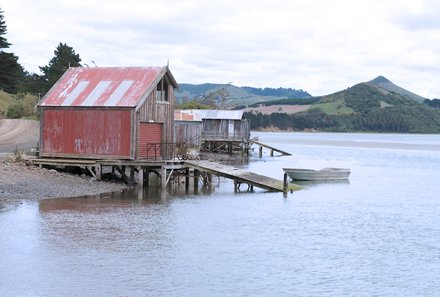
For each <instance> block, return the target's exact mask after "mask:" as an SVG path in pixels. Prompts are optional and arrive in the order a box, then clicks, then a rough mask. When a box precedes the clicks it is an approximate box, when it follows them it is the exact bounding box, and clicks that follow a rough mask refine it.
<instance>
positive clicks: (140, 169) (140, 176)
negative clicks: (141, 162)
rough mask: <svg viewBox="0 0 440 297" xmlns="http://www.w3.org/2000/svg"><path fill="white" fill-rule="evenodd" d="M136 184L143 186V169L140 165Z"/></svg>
mask: <svg viewBox="0 0 440 297" xmlns="http://www.w3.org/2000/svg"><path fill="white" fill-rule="evenodd" d="M138 185H139V186H141V187H143V186H144V169H142V167H140V166H139V167H138Z"/></svg>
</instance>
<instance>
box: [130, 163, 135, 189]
mask: <svg viewBox="0 0 440 297" xmlns="http://www.w3.org/2000/svg"><path fill="white" fill-rule="evenodd" d="M129 185H130V187H132V186H133V185H134V167H133V166H130V182H129Z"/></svg>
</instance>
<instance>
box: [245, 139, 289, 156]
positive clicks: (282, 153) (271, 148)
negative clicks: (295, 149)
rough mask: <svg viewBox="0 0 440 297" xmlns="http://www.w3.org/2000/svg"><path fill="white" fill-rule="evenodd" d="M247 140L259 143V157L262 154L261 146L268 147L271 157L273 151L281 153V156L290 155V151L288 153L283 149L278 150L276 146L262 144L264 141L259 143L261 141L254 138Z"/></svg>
mask: <svg viewBox="0 0 440 297" xmlns="http://www.w3.org/2000/svg"><path fill="white" fill-rule="evenodd" d="M248 141H249V143H253V144H256V145H259V146H260V151H259V152H260V154H259V155H260V158H261V157H262V156H263V147H265V148H267V149H270V156H271V157H273V152H278V153H280V154H281V155H283V156H290V155H292V154H291V153H288V152H286V151H283V150H280V149H277V148H275V147H273V146H270V145H267V144H264V143H261V142H259V141H256V140H252V139H249V140H248Z"/></svg>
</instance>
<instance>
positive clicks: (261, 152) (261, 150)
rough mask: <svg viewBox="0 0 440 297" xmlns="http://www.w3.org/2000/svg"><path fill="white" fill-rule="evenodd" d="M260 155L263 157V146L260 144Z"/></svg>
mask: <svg viewBox="0 0 440 297" xmlns="http://www.w3.org/2000/svg"><path fill="white" fill-rule="evenodd" d="M259 156H260V158H262V157H263V146H261V145H260V150H259Z"/></svg>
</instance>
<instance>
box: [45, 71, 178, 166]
mask: <svg viewBox="0 0 440 297" xmlns="http://www.w3.org/2000/svg"><path fill="white" fill-rule="evenodd" d="M177 87H178V85H177V82H176V81H175V79H174V77H173V75H172V74H171V72H170V70H169V68H168V67H167V66H166V67H157V66H153V67H94V68H83V67H72V68H69V69H68V70H67V71H66V72H65V73H64V75H63V76H62V77H61V78H60V79H59V80H58V82H57V83H56V84H55V85H54V86H53V87H52V89H51V90H50V91H49V92H48V93H47V94H46V96H44V97H43V98H42V100H41V101H40V102H39V103H38V105H37V106H38V108H39V110H40V144H39V145H40V156H41V157H58V158H77V159H100V160H115V159H123V160H142V159H148V158H152V157H154V158H160V159H163V160H167V159H171V158H173V156H174V149H175V148H174V146H173V145H172V143H173V139H174V102H175V97H174V91H175V89H176V88H177ZM168 144H169V145H168Z"/></svg>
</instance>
